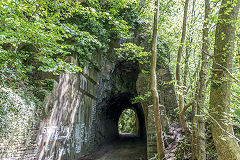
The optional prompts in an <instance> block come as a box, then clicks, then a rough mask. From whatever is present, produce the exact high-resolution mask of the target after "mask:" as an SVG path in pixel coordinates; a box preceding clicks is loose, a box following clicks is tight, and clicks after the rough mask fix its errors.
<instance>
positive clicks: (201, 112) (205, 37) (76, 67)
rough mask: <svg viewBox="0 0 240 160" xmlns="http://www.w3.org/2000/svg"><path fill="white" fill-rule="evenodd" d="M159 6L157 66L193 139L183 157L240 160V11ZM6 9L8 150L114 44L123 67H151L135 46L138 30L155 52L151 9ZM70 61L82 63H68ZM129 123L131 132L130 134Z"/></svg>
mask: <svg viewBox="0 0 240 160" xmlns="http://www.w3.org/2000/svg"><path fill="white" fill-rule="evenodd" d="M157 5H158V6H159V16H158V18H159V20H158V36H156V37H157V38H158V39H157V56H158V59H157V60H158V61H157V63H164V64H165V65H167V66H169V67H170V68H171V72H172V74H173V75H174V79H175V80H173V81H172V82H170V83H174V84H175V86H176V91H177V94H178V100H179V108H178V109H177V110H176V114H179V119H174V121H179V123H181V125H182V127H183V129H184V133H185V135H186V136H185V138H184V139H183V140H182V142H183V143H184V144H185V145H182V146H183V147H182V148H181V147H179V148H180V150H181V151H182V153H184V152H188V153H190V152H192V153H191V156H192V157H193V159H194V158H195V159H216V157H217V156H218V157H219V159H229V160H231V159H233V160H234V159H238V158H240V155H239V154H240V152H239V151H240V147H239V142H240V140H239V139H240V138H239V137H240V101H239V99H240V98H239V97H240V87H239V83H240V69H239V68H240V46H239V42H240V36H239V35H240V32H239V29H240V19H239V17H240V16H238V14H239V6H240V1H239V0H222V1H219V0H205V1H204V0H200V1H197V0H192V1H189V0H186V1H183V0H182V1H180V0H168V1H165V0H159V4H157ZM0 8H1V10H0V132H1V133H0V137H4V138H2V139H1V141H2V142H3V143H5V144H7V145H11V144H14V141H16V139H18V138H16V137H17V134H19V135H22V134H31V132H28V131H26V130H24V128H25V127H27V126H29V125H36V123H37V121H38V120H37V119H35V118H33V117H42V116H45V115H47V114H48V113H46V112H45V110H44V108H42V106H43V104H42V103H44V102H43V101H44V98H45V96H46V95H47V94H48V93H50V92H51V91H52V89H53V87H54V83H55V76H56V75H59V74H61V73H77V72H82V69H83V68H84V66H86V65H88V66H91V67H96V68H97V67H98V66H97V63H96V58H95V55H96V53H100V54H101V55H102V56H103V57H105V58H107V57H108V50H109V45H110V43H111V42H113V41H121V42H122V43H123V44H122V45H121V47H120V48H118V49H116V53H117V55H116V56H118V57H119V58H120V59H123V60H126V61H135V62H136V61H137V62H139V63H140V64H146V65H149V64H150V62H149V58H148V57H149V56H151V54H150V52H149V51H150V50H149V48H143V47H140V46H138V45H137V44H133V43H129V42H132V41H131V40H132V39H133V38H134V37H136V36H137V35H135V31H136V30H138V34H139V35H138V36H143V37H148V38H147V39H148V40H147V41H148V42H146V43H149V44H150V43H151V42H152V38H149V37H152V34H153V33H152V30H153V29H154V26H153V20H154V19H153V15H154V11H155V1H153V0H105V1H102V0H78V1H77V0H76V1H72V0H54V1H51V0H1V1H0ZM182 20H183V23H182ZM155 29H156V28H155ZM124 42H126V43H124ZM70 57H77V59H78V62H76V63H75V64H73V63H70V62H69V58H70ZM142 72H143V73H145V74H149V71H145V70H142ZM42 73H45V74H47V75H48V76H47V77H46V76H45V77H41V76H39V75H41V74H42ZM159 92H161V91H159ZM146 95H147V96H145V95H139V96H138V97H137V98H136V99H139V100H140V101H144V100H145V99H146V97H149V93H146ZM133 113H134V112H133ZM133 113H132V112H129V111H126V113H125V112H124V113H123V116H122V117H120V119H121V120H120V122H119V123H120V131H121V132H134V131H132V125H133V120H132V119H131V117H132V116H133ZM34 115H37V116H34ZM134 115H135V114H134ZM135 120H136V119H135ZM128 121H130V122H131V123H129V125H130V128H128V129H127V128H125V129H123V128H122V126H121V125H122V124H124V123H125V122H128ZM11 122H16V123H14V124H13V123H11ZM134 123H135V122H134ZM13 137H15V138H13ZM191 142H192V143H191ZM189 146H191V147H190V148H191V151H187V150H188V149H189ZM230 146H231V147H230ZM186 155H189V154H187V153H186V154H179V155H178V158H179V159H184V156H186Z"/></svg>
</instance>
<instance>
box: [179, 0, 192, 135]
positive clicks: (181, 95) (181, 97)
mask: <svg viewBox="0 0 240 160" xmlns="http://www.w3.org/2000/svg"><path fill="white" fill-rule="evenodd" d="M188 3H189V0H186V1H185V7H184V16H183V27H182V37H181V42H180V46H179V48H178V56H177V66H176V80H177V86H178V108H179V121H180V123H181V125H182V128H183V130H184V132H185V133H189V129H188V127H187V124H186V122H185V120H184V114H182V109H183V108H184V88H183V86H182V84H181V74H180V63H181V59H182V51H183V44H184V41H185V37H186V30H187V12H188Z"/></svg>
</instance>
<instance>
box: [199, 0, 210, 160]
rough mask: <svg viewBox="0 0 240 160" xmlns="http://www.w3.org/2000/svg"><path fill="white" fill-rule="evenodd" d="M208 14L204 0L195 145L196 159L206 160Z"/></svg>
mask: <svg viewBox="0 0 240 160" xmlns="http://www.w3.org/2000/svg"><path fill="white" fill-rule="evenodd" d="M209 13H210V3H209V0H205V17H204V23H203V37H202V66H201V70H200V73H199V85H200V86H199V94H198V102H197V104H198V105H197V115H198V116H197V144H196V159H197V160H206V135H205V131H206V129H205V119H204V113H203V109H204V107H205V105H204V102H205V96H206V93H205V91H206V89H207V85H206V81H207V68H208V59H207V54H206V53H208V51H209V47H208V32H209V28H208V24H209V20H208V17H209Z"/></svg>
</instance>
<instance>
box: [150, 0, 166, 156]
mask: <svg viewBox="0 0 240 160" xmlns="http://www.w3.org/2000/svg"><path fill="white" fill-rule="evenodd" d="M158 4H159V0H156V4H155V9H156V12H155V14H154V26H153V40H152V67H151V92H152V98H153V108H154V120H155V127H156V133H157V138H156V140H157V152H158V158H160V159H163V158H164V157H165V153H164V150H165V149H164V142H163V137H162V124H161V117H160V116H161V115H160V110H159V96H158V90H157V76H156V66H157V36H158V14H159V8H158Z"/></svg>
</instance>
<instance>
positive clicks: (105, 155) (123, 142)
mask: <svg viewBox="0 0 240 160" xmlns="http://www.w3.org/2000/svg"><path fill="white" fill-rule="evenodd" d="M79 160H146V144H145V141H144V140H142V139H140V138H138V137H136V136H134V135H129V134H124V135H121V136H120V138H119V139H118V140H116V141H114V142H113V143H112V144H110V145H107V146H104V148H102V149H101V150H100V151H98V152H96V153H95V154H93V155H89V156H86V157H83V158H80V159H79Z"/></svg>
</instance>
